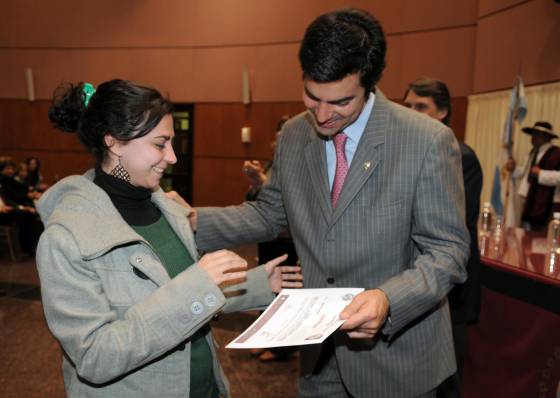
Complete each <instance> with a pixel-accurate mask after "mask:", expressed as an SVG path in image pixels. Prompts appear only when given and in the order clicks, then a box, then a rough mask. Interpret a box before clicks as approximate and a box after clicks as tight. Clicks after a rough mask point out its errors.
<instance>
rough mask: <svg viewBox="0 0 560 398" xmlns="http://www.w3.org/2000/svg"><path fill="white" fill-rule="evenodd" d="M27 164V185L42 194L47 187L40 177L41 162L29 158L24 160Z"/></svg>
mask: <svg viewBox="0 0 560 398" xmlns="http://www.w3.org/2000/svg"><path fill="white" fill-rule="evenodd" d="M25 163H27V169H28V172H29V177H28V184H29V185H31V186H33V187H34V189H35V190H37V191H39V192H44V191H46V190H47V188H48V187H49V185H48V184H45V182H44V181H43V176H42V175H41V162H40V161H39V159H37V158H35V157H30V158H27V159H26V160H25Z"/></svg>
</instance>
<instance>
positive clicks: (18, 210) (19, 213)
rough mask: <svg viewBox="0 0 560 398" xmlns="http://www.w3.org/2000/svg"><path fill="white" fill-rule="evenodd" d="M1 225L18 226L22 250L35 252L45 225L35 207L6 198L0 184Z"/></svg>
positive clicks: (29, 252) (28, 252)
mask: <svg viewBox="0 0 560 398" xmlns="http://www.w3.org/2000/svg"><path fill="white" fill-rule="evenodd" d="M0 225H7V226H8V225H13V226H17V227H18V232H19V236H18V241H19V246H20V247H21V250H22V251H23V252H24V253H27V254H31V255H32V254H34V253H35V248H36V247H37V242H38V240H39V235H40V234H41V232H42V231H43V225H42V224H41V221H40V220H39V218H38V217H37V214H36V211H35V208H34V207H29V206H23V205H18V204H17V203H14V202H13V201H11V200H9V199H8V198H6V196H5V195H4V192H3V190H2V186H0Z"/></svg>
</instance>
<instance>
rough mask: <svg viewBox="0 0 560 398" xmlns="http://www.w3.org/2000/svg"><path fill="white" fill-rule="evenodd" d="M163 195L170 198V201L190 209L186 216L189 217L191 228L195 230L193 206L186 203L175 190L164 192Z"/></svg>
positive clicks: (195, 217) (195, 216)
mask: <svg viewBox="0 0 560 398" xmlns="http://www.w3.org/2000/svg"><path fill="white" fill-rule="evenodd" d="M165 196H167V198H169V199H171V200H172V201H174V202H176V203H178V204H180V205H181V206H183V207H184V208H186V209H188V210H190V211H191V212H190V214H189V215H188V216H187V217H188V219H189V222H190V223H191V228H192V230H193V231H195V232H196V221H197V214H196V210H195V208H194V207H191V205H189V204H188V203H187V201H186V200H185V199H183V197H182V196H181V195H179V194H178V193H177V192H176V191H169V192H166V193H165Z"/></svg>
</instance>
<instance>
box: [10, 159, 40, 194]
mask: <svg viewBox="0 0 560 398" xmlns="http://www.w3.org/2000/svg"><path fill="white" fill-rule="evenodd" d="M14 179H15V180H16V181H17V182H19V183H20V184H23V185H25V186H27V190H28V193H27V196H29V197H30V198H32V199H33V200H34V201H35V200H37V199H39V198H40V197H41V192H39V191H37V190H36V189H35V185H32V184H31V183H30V182H29V168H28V166H27V163H25V162H21V163H20V164H19V165H18V169H17V171H16V175H15V177H14Z"/></svg>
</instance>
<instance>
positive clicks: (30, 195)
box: [0, 160, 37, 207]
mask: <svg viewBox="0 0 560 398" xmlns="http://www.w3.org/2000/svg"><path fill="white" fill-rule="evenodd" d="M15 177H16V164H15V163H14V161H13V160H4V161H3V162H2V163H0V185H2V190H3V192H4V195H5V197H6V198H7V199H9V200H10V201H12V202H13V203H15V204H17V205H21V206H29V207H35V204H34V200H35V199H36V197H37V194H36V193H35V192H30V191H29V189H28V187H27V184H24V183H21V182H19V181H17V180H16V178H15Z"/></svg>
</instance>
